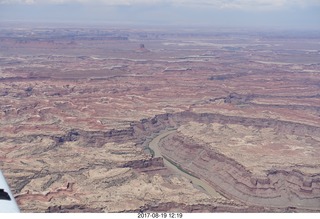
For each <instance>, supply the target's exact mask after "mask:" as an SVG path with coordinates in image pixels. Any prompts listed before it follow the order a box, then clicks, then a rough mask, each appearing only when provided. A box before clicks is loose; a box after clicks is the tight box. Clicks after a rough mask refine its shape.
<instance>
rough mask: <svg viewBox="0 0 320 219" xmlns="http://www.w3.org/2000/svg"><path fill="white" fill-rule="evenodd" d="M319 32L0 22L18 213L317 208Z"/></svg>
mask: <svg viewBox="0 0 320 219" xmlns="http://www.w3.org/2000/svg"><path fill="white" fill-rule="evenodd" d="M319 37H320V36H319V33H314V32H313V33H303V34H302V33H299V34H297V33H281V34H280V33H278V32H268V33H267V32H261V33H260V32H259V33H257V32H246V31H241V32H240V31H229V30H228V31H226V30H224V31H223V30H215V31H212V32H210V31H207V32H195V31H190V30H188V31H187V30H179V32H177V31H162V30H158V31H155V30H145V31H141V30H136V29H127V30H116V29H106V28H104V29H103V28H101V29H94V28H91V29H86V28H78V29H77V28H74V29H72V28H71V29H68V28H65V29H63V28H60V29H54V28H51V29H50V28H34V29H30V28H25V29H21V28H20V29H18V28H17V29H14V28H10V29H8V28H3V29H2V33H1V34H0V102H1V105H0V110H1V112H0V124H1V126H0V148H1V150H0V168H1V170H2V172H3V173H4V175H5V176H6V178H7V180H8V183H9V184H10V187H11V188H12V190H13V193H14V194H15V197H16V200H17V202H18V204H19V206H20V208H21V210H22V211H23V212H137V211H183V212H286V211H297V212H301V211H303V212H309V211H315V212H318V211H319V210H320V159H319V155H320V154H319V153H320V137H319V136H320V87H319V84H320V62H319V60H320V44H319ZM166 133H167V134H166ZM158 136H160V137H161V138H160V137H158ZM157 137H158V139H157ZM151 143H152V144H155V146H157V147H158V149H159V154H160V155H161V156H160V155H159V156H153V155H154V153H152V150H150V148H149V146H150V144H151ZM168 162H169V163H170V164H171V165H173V166H176V167H177V169H176V170H174V169H173V167H172V168H170V167H169V166H168V165H169V164H168ZM179 171H180V173H179ZM184 174H186V175H184ZM187 175H192V176H193V177H195V179H197V180H199V181H201V182H199V183H197V182H196V180H195V179H194V181H192V180H191V179H190V178H188V176H187ZM202 183H204V184H202Z"/></svg>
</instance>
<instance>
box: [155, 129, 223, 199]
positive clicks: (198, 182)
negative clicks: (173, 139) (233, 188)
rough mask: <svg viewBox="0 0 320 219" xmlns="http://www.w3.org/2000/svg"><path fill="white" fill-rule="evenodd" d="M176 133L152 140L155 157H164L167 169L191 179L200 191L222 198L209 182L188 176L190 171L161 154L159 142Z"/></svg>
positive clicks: (164, 134) (167, 132)
mask: <svg viewBox="0 0 320 219" xmlns="http://www.w3.org/2000/svg"><path fill="white" fill-rule="evenodd" d="M175 132H176V130H169V131H165V132H163V133H160V134H159V135H158V136H156V137H155V138H153V139H152V140H151V142H150V143H149V148H150V149H151V150H153V152H154V157H162V158H163V161H164V164H165V165H166V167H168V168H169V169H170V170H172V171H174V172H175V173H177V174H179V175H181V176H183V177H185V178H187V179H189V180H190V181H191V182H192V184H193V185H194V186H195V187H196V188H198V189H200V190H204V191H205V192H206V193H207V194H209V195H210V196H212V197H215V198H218V197H220V198H222V196H221V195H220V194H219V193H217V191H216V190H215V189H214V188H213V187H212V186H210V185H209V184H208V183H207V182H205V181H204V180H201V179H199V178H196V177H194V176H192V174H188V171H187V170H184V169H183V167H181V166H179V168H178V167H177V166H176V165H174V164H173V163H175V162H173V161H171V160H169V159H168V158H167V157H165V156H163V154H162V153H161V150H160V148H159V142H160V141H161V139H163V138H165V137H167V136H168V135H170V134H173V133H175ZM177 165H179V164H177ZM182 170H183V171H182Z"/></svg>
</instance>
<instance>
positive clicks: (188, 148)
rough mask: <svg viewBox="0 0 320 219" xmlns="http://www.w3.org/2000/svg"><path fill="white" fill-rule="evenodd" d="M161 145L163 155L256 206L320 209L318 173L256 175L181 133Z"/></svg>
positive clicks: (223, 192)
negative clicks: (163, 145)
mask: <svg viewBox="0 0 320 219" xmlns="http://www.w3.org/2000/svg"><path fill="white" fill-rule="evenodd" d="M162 144H165V145H166V147H161V149H162V151H163V154H164V155H165V156H167V157H169V158H170V159H173V160H174V161H175V162H177V163H179V165H180V166H181V167H183V168H184V169H185V170H186V171H188V172H190V173H191V174H193V175H196V176H197V177H199V178H201V179H204V180H205V181H207V182H209V183H210V184H211V185H212V186H213V187H214V188H215V189H216V190H217V191H219V192H221V194H223V195H224V196H227V197H229V198H231V199H236V200H239V201H242V202H244V203H246V204H249V205H257V206H266V207H275V208H288V207H295V208H305V209H320V174H312V175H311V174H304V173H302V172H300V171H298V170H295V169H292V170H281V169H279V170H269V171H267V174H266V175H265V176H257V175H255V174H252V173H251V172H250V171H248V170H247V169H246V167H244V166H243V165H241V164H239V163H237V162H236V161H234V160H232V159H230V158H228V157H226V156H224V155H223V154H220V153H218V152H215V151H213V150H209V149H208V148H207V147H205V146H203V145H200V144H197V143H196V142H193V141H192V140H190V139H186V138H184V137H182V136H178V135H171V136H170V137H168V138H167V139H165V140H164V141H163V142H162ZM169 145H170V146H169ZM168 148H169V149H171V150H168ZM190 154H192V155H199V156H198V157H196V158H194V157H195V156H190ZM257 156H259V155H257Z"/></svg>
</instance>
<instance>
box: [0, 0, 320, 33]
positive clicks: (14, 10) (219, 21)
mask: <svg viewBox="0 0 320 219" xmlns="http://www.w3.org/2000/svg"><path fill="white" fill-rule="evenodd" d="M10 20H13V21H43V22H46V21H49V22H80V23H99V24H100V23H107V24H119V23H123V24H137V25H143V24H147V25H177V24H178V25H185V26H187V25H205V26H207V25H212V26H227V27H232V26H235V27H241V26H248V27H255V26H258V27H280V28H313V29H319V30H320V0H0V21H10Z"/></svg>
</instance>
